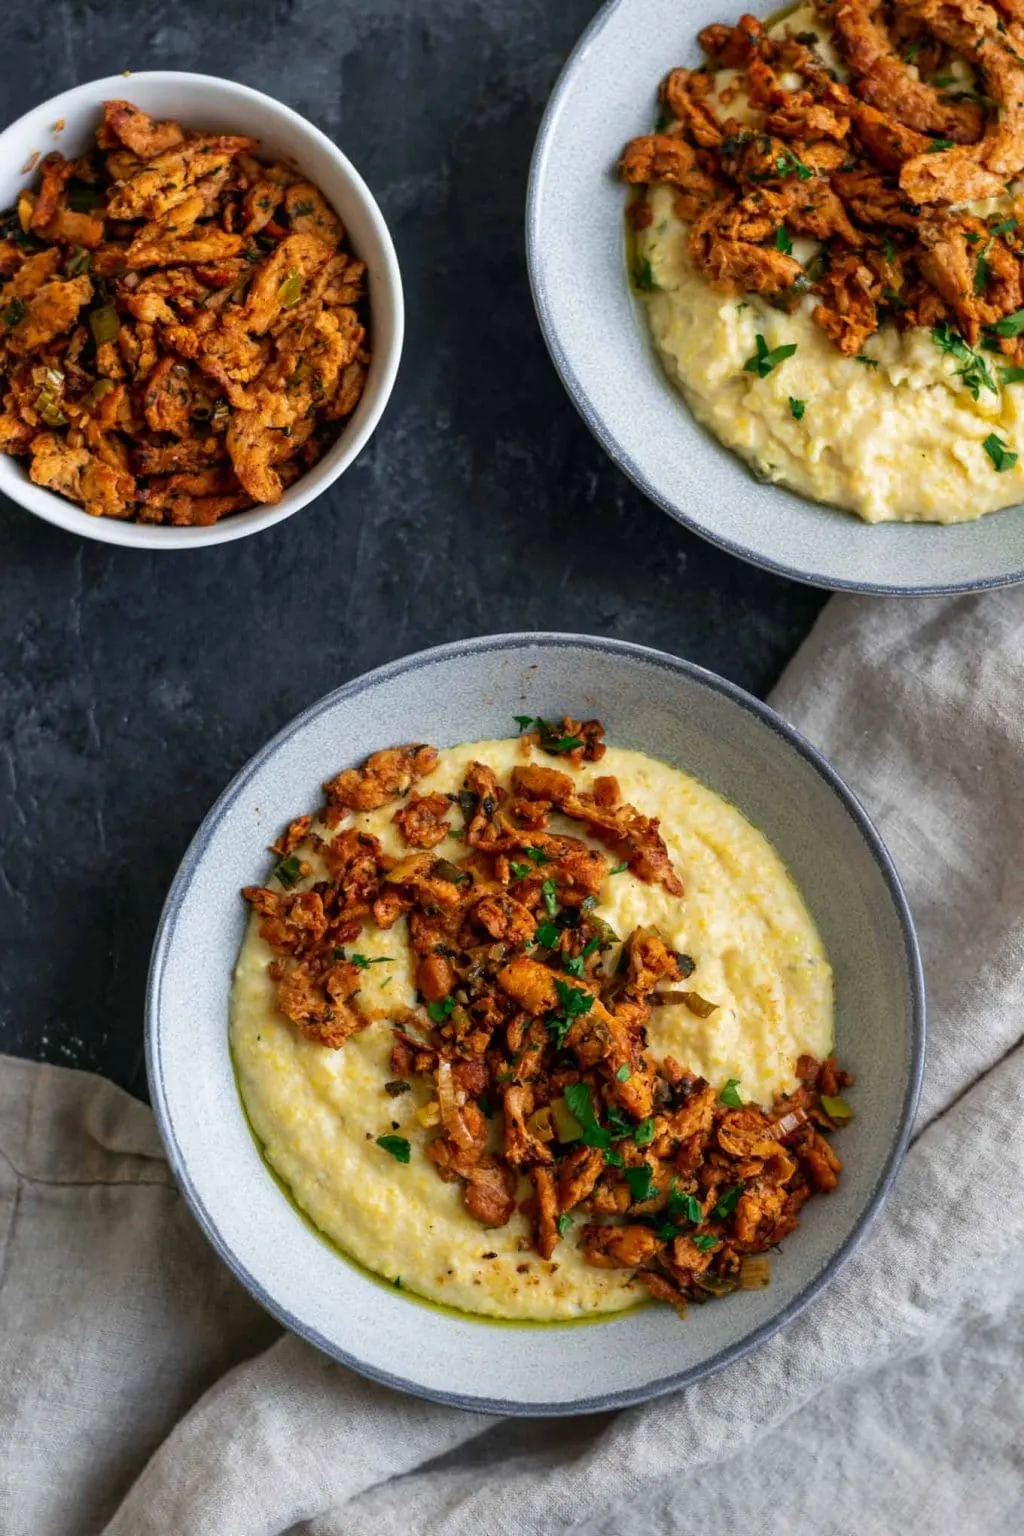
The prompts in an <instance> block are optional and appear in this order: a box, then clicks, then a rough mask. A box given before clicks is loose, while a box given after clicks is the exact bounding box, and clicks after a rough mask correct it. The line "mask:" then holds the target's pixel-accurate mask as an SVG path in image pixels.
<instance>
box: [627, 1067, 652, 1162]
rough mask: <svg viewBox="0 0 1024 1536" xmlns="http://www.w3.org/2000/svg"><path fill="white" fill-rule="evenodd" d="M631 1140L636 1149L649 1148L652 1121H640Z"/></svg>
mask: <svg viewBox="0 0 1024 1536" xmlns="http://www.w3.org/2000/svg"><path fill="white" fill-rule="evenodd" d="M623 1081H625V1079H623ZM633 1140H634V1141H635V1142H636V1144H637V1146H638V1147H649V1146H650V1144H651V1142H652V1141H653V1140H654V1121H653V1120H650V1119H648V1120H641V1121H640V1124H639V1125H638V1126H637V1127H636V1129H635V1130H634V1132H633Z"/></svg>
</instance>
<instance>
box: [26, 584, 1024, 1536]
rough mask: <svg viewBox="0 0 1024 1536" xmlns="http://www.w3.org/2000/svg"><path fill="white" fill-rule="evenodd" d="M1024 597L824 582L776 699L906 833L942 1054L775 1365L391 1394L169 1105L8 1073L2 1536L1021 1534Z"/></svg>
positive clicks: (767, 1352)
mask: <svg viewBox="0 0 1024 1536" xmlns="http://www.w3.org/2000/svg"><path fill="white" fill-rule="evenodd" d="M1022 685H1024V590H1021V591H1017V592H1005V593H993V594H989V595H986V596H983V597H976V598H963V599H955V600H943V601H936V600H914V601H908V602H900V603H895V602H884V603H883V602H878V601H873V600H865V599H850V598H837V599H834V600H833V602H832V603H830V605H829V606H828V608H827V609H826V611H825V614H824V615H823V617H822V619H821V620H820V621H819V623H818V625H817V627H816V629H815V631H814V633H813V634H812V635H811V637H810V639H809V640H808V641H807V643H806V644H805V646H804V647H803V649H802V651H801V652H800V654H799V655H798V656H797V658H796V660H795V661H794V662H793V664H792V665H791V666H790V668H789V670H788V672H787V673H786V676H785V677H784V679H783V681H782V683H781V684H780V686H779V688H778V690H777V691H776V694H775V697H774V701H773V702H774V703H775V704H776V707H777V708H779V709H780V710H781V711H782V712H783V714H785V715H787V716H788V717H789V718H790V719H791V720H793V721H794V723H795V724H796V725H797V726H799V727H800V729H801V730H803V731H804V732H805V733H806V734H807V735H808V736H809V737H810V738H811V739H812V740H813V741H815V742H816V743H817V744H818V745H819V746H821V747H822V748H823V749H824V751H825V752H826V753H827V755H828V756H829V757H830V758H831V759H832V761H833V762H834V763H835V764H836V766H837V767H838V769H839V770H840V772H841V773H843V774H844V776H845V777H846V779H847V781H848V782H849V783H850V784H851V786H852V787H853V788H854V790H855V791H856V792H857V793H858V794H859V795H860V797H861V798H862V799H863V800H864V802H865V804H866V805H867V807H868V810H869V811H870V812H871V814H872V816H873V817H874V818H875V821H876V823H877V824H878V826H879V827H880V830H881V832H882V834H883V836H884V837H885V839H886V841H887V842H888V845H889V847H890V849H891V850H892V852H893V854H894V856H895V859H896V862H897V864H898V866H899V868H900V872H901V874H902V876H903V879H904V881H905V883H906V886H907V889H908V893H909V896H910V900H911V904H912V906H913V908H914V911H915V914H916V917H917V921H918V924H919V928H920V933H921V939H922V943H923V948H924V956H925V966H926V972H927V977H928V984H929V994H930V997H929V1001H930V1017H929V1024H930V1040H929V1048H928V1069H927V1076H926V1082H925V1089H924V1094H923V1098H922V1103H921V1110H920V1115H919V1120H918V1125H917V1131H916V1137H915V1141H914V1145H913V1147H912V1149H911V1151H910V1153H909V1155H908V1157H907V1160H906V1163H905V1164H904V1168H903V1171H902V1174H901V1176H900V1179H899V1181H898V1183H897V1186H896V1189H895V1191H894V1193H893V1195H892V1197H891V1199H890V1201H889V1203H888V1205H887V1206H886V1208H885V1211H884V1212H883V1214H882V1216H881V1218H880V1220H879V1221H878V1223H877V1225H876V1227H875V1229H874V1231H873V1232H872V1234H871V1235H870V1237H869V1238H868V1239H867V1241H866V1242H865V1243H864V1244H863V1245H862V1246H861V1248H860V1249H859V1250H858V1252H857V1254H856V1255H855V1256H854V1258H853V1259H852V1260H851V1261H850V1263H849V1264H848V1265H847V1266H846V1268H845V1269H844V1270H843V1272H842V1274H841V1275H840V1277H839V1278H838V1279H837V1281H836V1282H835V1283H834V1284H833V1285H832V1286H831V1287H830V1288H829V1290H828V1291H827V1292H826V1294H825V1295H824V1296H822V1297H821V1298H819V1299H818V1301H817V1302H816V1303H815V1304H814V1305H813V1306H812V1307H811V1308H809V1309H808V1311H807V1312H805V1313H804V1314H803V1315H802V1316H801V1317H800V1318H799V1319H798V1320H797V1321H796V1322H794V1323H793V1324H792V1325H791V1326H790V1327H789V1328H787V1329H786V1330H784V1332H783V1333H782V1334H780V1335H778V1336H777V1337H776V1338H775V1339H773V1340H772V1341H770V1342H769V1343H768V1344H767V1345H765V1346H764V1347H763V1348H762V1349H760V1350H759V1351H757V1352H756V1353H755V1354H754V1355H752V1356H750V1357H748V1358H747V1359H745V1360H743V1361H741V1362H739V1363H737V1364H736V1365H734V1366H732V1367H730V1368H729V1369H728V1370H726V1371H724V1372H722V1373H721V1374H720V1375H718V1376H716V1377H714V1378H711V1379H709V1380H707V1381H705V1382H702V1383H700V1384H699V1385H698V1386H696V1387H694V1388H691V1389H690V1390H689V1391H688V1392H685V1393H680V1394H678V1395H676V1396H675V1397H672V1398H669V1399H667V1400H664V1401H662V1402H658V1403H653V1404H650V1405H648V1406H646V1407H642V1408H636V1409H631V1410H629V1411H627V1412H624V1413H621V1414H619V1415H617V1416H614V1417H612V1416H601V1417H595V1418H589V1419H580V1420H576V1421H569V1422H564V1423H556V1424H552V1423H550V1422H548V1423H511V1424H510V1423H508V1422H500V1421H496V1420H493V1419H486V1418H484V1417H481V1416H477V1415H472V1414H464V1413H461V1412H459V1411H457V1410H451V1409H445V1408H439V1407H436V1406H433V1405H429V1404H424V1403H419V1402H417V1401H415V1400H413V1399H409V1398H403V1397H400V1396H398V1395H396V1394H394V1393H391V1392H389V1391H387V1390H385V1389H383V1388H380V1387H376V1386H373V1385H371V1384H369V1383H367V1382H364V1381H362V1380H361V1379H360V1378H358V1377H356V1376H354V1375H353V1374H352V1373H351V1372H349V1371H346V1370H345V1369H343V1368H342V1367H340V1366H336V1365H334V1364H332V1363H331V1362H329V1361H327V1360H325V1359H323V1358H322V1357H321V1356H319V1355H317V1354H316V1353H315V1352H313V1351H312V1350H311V1349H309V1348H308V1347H307V1346H305V1345H304V1344H302V1343H300V1342H299V1341H298V1340H296V1339H294V1338H292V1337H291V1336H288V1335H283V1336H282V1335H280V1334H279V1332H278V1330H277V1329H276V1328H275V1327H274V1325H273V1324H272V1323H270V1322H269V1321H268V1319H267V1318H266V1317H265V1316H264V1315H263V1314H262V1313H261V1312H260V1310H259V1309H258V1308H257V1307H256V1306H255V1305H254V1304H253V1303H251V1302H250V1301H249V1300H248V1299H247V1298H246V1297H245V1296H244V1295H243V1294H242V1293H241V1292H240V1291H239V1290H238V1288H237V1286H235V1284H234V1283H233V1281H232V1280H231V1279H230V1277H229V1276H228V1275H227V1274H226V1273H225V1272H224V1270H223V1269H222V1268H221V1266H220V1265H219V1263H218V1262H217V1260H216V1259H215V1258H214V1256H213V1254H212V1253H211V1252H210V1251H209V1250H208V1249H207V1248H206V1246H205V1245H204V1243H203V1241H202V1239H201V1238H200V1236H199V1234H198V1232H197V1231H196V1229H195V1228H194V1226H193V1224H192V1222H191V1220H190V1218H189V1216H188V1214H187V1212H186V1211H185V1210H184V1208H183V1206H182V1203H181V1200H180V1198H179V1196H178V1195H177V1193H176V1192H175V1190H174V1188H173V1185H172V1183H171V1180H170V1177H169V1175H168V1173H167V1170H166V1167H165V1165H164V1163H163V1161H162V1159H161V1156H160V1148H159V1144H158V1142H157V1139H156V1136H155V1132H154V1130H153V1125H152V1121H151V1118H150V1116H149V1113H148V1111H147V1110H146V1109H144V1108H143V1107H142V1106H141V1105H139V1104H137V1103H135V1102H134V1101H133V1100H132V1099H130V1098H129V1097H128V1096H127V1095H125V1094H123V1093H121V1092H120V1091H119V1090H117V1089H115V1088H113V1087H111V1086H110V1085H109V1084H105V1083H103V1082H101V1081H99V1080H98V1079H95V1078H91V1077H88V1076H86V1075H85V1074H80V1073H72V1072H66V1071H62V1070H61V1069H58V1068H47V1067H36V1066H31V1065H28V1064H26V1063H23V1062H15V1061H8V1062H5V1063H4V1064H3V1067H2V1070H0V1152H2V1154H3V1155H2V1158H0V1181H2V1186H0V1187H2V1202H3V1203H2V1205H0V1243H3V1242H4V1240H5V1239H4V1234H6V1240H5V1241H6V1246H5V1248H4V1249H3V1250H2V1251H3V1271H2V1280H0V1530H2V1532H3V1533H4V1536H86V1533H88V1536H92V1533H101V1532H102V1533H103V1536H274V1533H284V1532H291V1533H293V1536H300V1533H301V1536H357V1533H358V1536H364V1533H367V1532H373V1533H374V1536H410V1533H412V1536H456V1533H457V1536H481V1533H484V1532H486V1533H488V1536H491V1533H508V1536H520V1533H538V1536H558V1533H561V1532H563V1531H566V1532H567V1531H576V1532H586V1533H590V1536H641V1533H643V1536H649V1533H658V1532H665V1533H680V1536H682V1533H689V1532H694V1533H696V1532H697V1531H700V1532H701V1533H712V1536H718V1533H722V1536H725V1533H730V1536H731V1533H732V1532H736V1531H740V1530H743V1531H746V1530H751V1529H756V1530H757V1532H758V1533H759V1536H794V1533H795V1536H802V1533H804V1532H807V1533H811V1532H813V1533H814V1536H832V1533H835V1536H844V1533H847V1532H850V1533H853V1532H855V1531H856V1532H857V1533H863V1532H872V1533H874V1532H890V1531H891V1532H896V1531H899V1532H901V1533H902V1532H910V1533H915V1532H921V1533H922V1536H923V1533H925V1532H927V1533H928V1536H947V1533H948V1536H954V1533H955V1536H964V1533H967V1536H971V1533H975V1532H977V1533H979V1536H1001V1533H1003V1532H1006V1533H1007V1536H1009V1533H1010V1532H1014V1533H1019V1532H1020V1531H1021V1530H1022V1529H1024V1436H1022V1419H1024V1398H1022V1382H1024V1305H1022V1303H1024V1263H1022V1259H1024V1203H1022V1199H1021V1191H1022V1189H1024V1131H1022V1129H1021V1123H1020V1122H1021V1107H1022V1105H1024V1049H1022V1048H1021V1043H1020V1042H1021V1033H1022V1020H1024V811H1022V807H1021V797H1022V788H1024V785H1022V776H1024V775H1022V767H1024V719H1022V713H1021V699H1022V696H1024V686H1022Z"/></svg>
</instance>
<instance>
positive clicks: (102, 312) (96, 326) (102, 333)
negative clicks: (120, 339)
mask: <svg viewBox="0 0 1024 1536" xmlns="http://www.w3.org/2000/svg"><path fill="white" fill-rule="evenodd" d="M89 328H90V330H91V331H92V339H93V341H95V343H96V345H97V346H98V347H100V346H102V345H103V343H104V342H106V341H114V340H115V339H116V337H117V333H118V331H119V330H120V329H121V322H120V320H119V319H118V318H117V310H116V308H115V307H114V305H113V303H112V302H111V303H109V304H101V305H100V307H99V309H94V310H93V311H92V313H91V314H90V316H89Z"/></svg>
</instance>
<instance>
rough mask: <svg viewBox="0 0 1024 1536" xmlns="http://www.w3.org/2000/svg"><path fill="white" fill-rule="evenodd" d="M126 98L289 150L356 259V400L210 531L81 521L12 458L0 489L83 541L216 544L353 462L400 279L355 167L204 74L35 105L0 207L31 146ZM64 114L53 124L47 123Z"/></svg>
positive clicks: (17, 137) (378, 403) (288, 119)
mask: <svg viewBox="0 0 1024 1536" xmlns="http://www.w3.org/2000/svg"><path fill="white" fill-rule="evenodd" d="M111 97H126V98H127V99H129V100H130V101H132V102H133V103H134V104H135V105H136V106H138V107H141V108H142V109H143V111H145V112H148V113H149V114H150V115H151V116H153V117H174V118H177V119H178V120H179V121H180V122H182V123H183V124H185V126H186V127H188V128H193V129H208V130H210V131H211V132H222V133H245V134H250V135H252V136H253V137H256V138H258V139H259V140H260V148H259V153H260V154H261V155H264V156H268V157H271V158H274V159H277V158H281V159H285V158H289V157H290V158H291V159H292V160H294V162H295V163H296V164H297V165H298V166H300V167H301V169H302V170H303V171H304V172H305V173H306V174H307V175H308V176H309V178H310V180H311V181H314V182H315V183H316V184H317V185H318V186H319V187H320V188H321V190H322V191H323V193H324V195H325V196H326V198H327V199H328V201H329V202H330V203H331V204H332V205H333V206H334V207H335V208H336V209H337V211H338V213H339V214H340V215H341V218H342V221H343V223H344V224H345V227H346V230H347V232H348V235H349V238H350V241H351V244H352V248H353V250H354V251H355V252H356V254H357V255H358V256H359V257H360V258H361V259H362V260H363V261H365V262H366V264H367V274H368V285H369V307H370V315H371V327H372V329H371V346H372V360H371V363H370V370H369V375H368V378H367V382H366V387H365V389H364V391H363V395H362V398H361V399H360V401H359V404H358V405H357V406H356V409H355V411H354V412H353V414H352V416H351V418H350V419H349V420H348V421H347V422H346V424H345V426H344V428H343V430H342V432H341V433H340V435H339V437H338V440H337V441H336V442H335V444H334V445H333V447H332V448H331V449H330V450H329V451H328V452H327V453H326V454H325V455H324V457H323V458H322V459H321V460H320V461H319V463H317V464H316V465H315V466H314V467H313V469H312V470H310V471H309V472H308V473H307V474H305V475H303V476H302V477H301V478H300V479H299V480H297V481H296V482H295V484H294V485H292V486H289V487H288V488H287V489H286V490H285V492H284V495H283V496H282V497H281V500H280V501H279V502H277V503H276V504H275V505H274V506H268V507H253V508H251V509H250V510H249V511H247V512H239V513H235V514H233V515H232V516H230V517H228V518H226V519H225V520H224V521H223V522H221V523H218V524H215V525H214V526H213V527H212V528H164V527H153V526H147V525H145V524H139V523H122V522H118V521H115V520H112V519H110V518H95V517H90V516H89V515H88V513H86V512H84V511H83V510H82V509H81V507H78V506H76V505H75V503H74V502H71V501H67V500H66V499H65V498H64V497H61V496H57V495H55V494H54V493H53V492H50V491H47V490H44V489H43V488H42V487H41V486H36V485H33V484H32V483H31V481H30V480H29V478H28V474H27V471H26V468H25V463H24V461H23V460H20V459H14V458H10V457H8V456H7V455H0V492H3V494H4V495H7V496H10V497H11V499H12V500H13V501H17V502H19V503H20V504H21V505H22V506H25V507H28V509H29V510H30V511H32V512H36V513H38V514H39V515H40V516H42V517H45V518H47V519H48V520H49V521H50V522H55V523H58V524H59V525H60V526H61V527H64V528H70V529H72V530H74V531H75V532H77V533H84V534H87V535H88V536H90V537H92V538H97V539H101V540H104V541H107V542H110V543H116V544H129V545H135V546H142V547H145V548H161V549H174V548H185V547H193V546H195V545H199V544H211V543H223V542H226V541H228V540H230V539H237V538H242V537H244V536H245V535H246V534H247V533H252V532H255V531H256V530H257V529H259V528H266V527H270V526H271V525H272V524H273V523H277V522H280V521H281V520H282V519H283V518H285V517H288V516H290V515H291V513H293V512H296V511H298V509H299V508H300V507H303V506H305V505H306V504H307V502H309V501H311V500H312V499H313V497H314V496H317V495H319V493H320V491H322V490H323V489H324V488H325V487H326V486H327V485H329V484H330V482H331V481H332V480H334V479H335V478H336V477H337V476H338V475H339V474H340V473H341V471H342V470H343V469H344V468H345V467H346V466H347V465H348V464H349V463H351V461H352V460H353V459H354V458H355V456H356V454H357V453H358V452H359V450H360V449H361V448H362V446H363V444H364V443H365V442H366V440H367V438H368V437H369V436H370V433H371V432H372V431H373V428H374V427H375V425H376V423H377V421H378V420H379V418H380V415H381V412H382V411H383V409H384V406H385V404H386V403H387V398H388V395H389V394H390V392H391V387H392V385H393V383H394V379H395V375H396V373H397V370H398V360H399V355H400V353H401V347H402V332H403V307H402V289H401V279H400V276H399V272H398V262H397V258H396V256H395V251H394V246H393V245H392V243H391V237H390V235H389V234H388V230H387V226H386V225H385V223H384V219H383V216H382V215H381V213H380V210H379V209H378V207H377V205H376V203H375V201H374V199H373V196H372V194H371V193H370V191H369V188H368V187H367V186H366V184H365V182H364V181H363V180H362V177H361V176H360V175H359V173H358V172H357V171H356V169H355V167H354V166H352V165H351V164H350V162H349V161H348V160H347V159H346V158H345V156H344V155H343V154H342V153H341V151H340V150H339V149H338V148H337V146H336V145H335V144H333V143H332V142H331V140H330V139H328V138H327V136H326V135H325V134H323V133H321V132H320V130H319V129H318V128H315V127H314V126H313V125H312V123H308V122H306V121H305V119H303V118H301V117H300V116H299V115H298V113H296V112H293V111H292V110H291V109H290V108H289V107H286V106H284V105H283V104H282V103H280V102H276V101H273V100H272V99H271V98H270V97H269V96H264V95H263V94H262V93H261V92H259V91H254V90H251V89H250V88H249V87H248V86H244V85H239V84H237V83H235V82H234V81H230V80H217V79H214V78H213V77H212V76H208V75H192V74H184V73H173V72H170V71H166V72H162V71H152V72H145V73H141V74H133V75H131V76H129V77H128V78H125V77H124V76H122V75H113V76H111V77H109V78H108V79H106V80H94V81H91V82H90V83H89V84H87V85H80V86H76V87H75V88H74V89H73V90H70V91H66V92H64V94H63V95H61V96H56V97H54V98H53V100H52V101H48V102H44V103H43V104H42V105H41V106H39V107H36V108H35V109H34V110H33V111H32V112H29V113H27V114H26V115H25V116H24V117H22V118H19V119H18V121H17V122H16V123H12V124H11V126H10V127H9V128H8V129H7V130H6V131H5V132H4V133H3V134H2V135H0V207H8V206H10V205H11V204H12V203H14V201H15V200H16V198H17V196H18V193H19V192H20V191H21V189H22V188H23V187H25V186H29V185H31V184H32V182H33V176H34V174H35V173H34V172H31V171H29V172H27V171H25V169H24V168H25V166H26V165H27V164H28V163H29V160H30V158H31V157H32V156H33V155H34V154H38V155H40V156H41V155H45V154H47V153H48V152H49V151H50V150H52V149H59V150H60V151H61V153H62V154H63V155H65V156H66V157H69V158H70V157H72V156H74V155H76V154H81V153H82V152H83V151H84V149H85V148H86V147H87V146H88V144H89V143H90V142H91V140H92V136H93V134H94V132H95V129H96V127H97V124H98V123H99V122H100V121H101V119H102V116H103V108H102V104H103V102H104V101H105V100H107V99H108V98H111ZM57 122H63V124H64V126H63V128H62V129H61V130H60V131H59V132H56V131H55V130H54V124H55V123H57Z"/></svg>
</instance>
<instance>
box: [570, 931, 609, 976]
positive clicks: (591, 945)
mask: <svg viewBox="0 0 1024 1536" xmlns="http://www.w3.org/2000/svg"><path fill="white" fill-rule="evenodd" d="M600 943H601V940H600V939H588V940H587V942H586V943H585V944H584V946H583V948H582V949H581V950H580V952H579V954H578V955H566V957H565V959H564V960H563V961H562V966H563V968H564V969H565V970H567V971H568V972H569V975H570V976H577V977H582V975H583V971H584V966H585V962H586V961H587V960H588V959H589V957H590V956H591V955H592V954H593V953H594V950H595V949H597V948H598V947H599V945H600Z"/></svg>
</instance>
